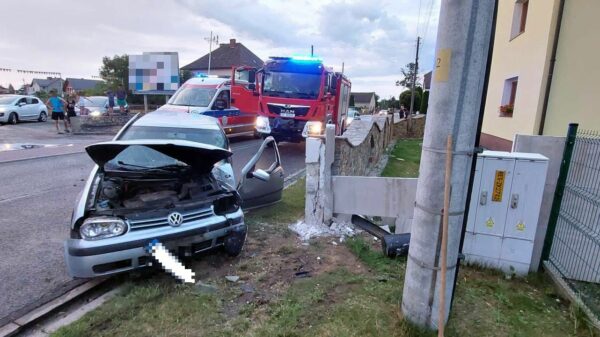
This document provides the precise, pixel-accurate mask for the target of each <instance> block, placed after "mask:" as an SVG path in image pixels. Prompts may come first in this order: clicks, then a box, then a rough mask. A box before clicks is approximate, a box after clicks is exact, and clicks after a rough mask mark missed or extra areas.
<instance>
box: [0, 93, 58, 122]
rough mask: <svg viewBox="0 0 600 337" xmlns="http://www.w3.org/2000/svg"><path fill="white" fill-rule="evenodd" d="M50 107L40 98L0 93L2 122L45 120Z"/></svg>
mask: <svg viewBox="0 0 600 337" xmlns="http://www.w3.org/2000/svg"><path fill="white" fill-rule="evenodd" d="M47 119H48V108H47V107H46V105H45V104H44V102H42V101H41V100H40V99H39V98H37V97H35V96H24V95H0V124H4V123H8V124H17V122H20V121H26V120H30V121H35V120H37V121H39V122H45V121H46V120H47Z"/></svg>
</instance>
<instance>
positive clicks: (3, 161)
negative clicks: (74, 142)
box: [0, 150, 85, 164]
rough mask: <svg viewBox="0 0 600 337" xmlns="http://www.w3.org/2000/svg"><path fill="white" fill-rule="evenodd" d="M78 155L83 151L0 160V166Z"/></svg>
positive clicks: (83, 151)
mask: <svg viewBox="0 0 600 337" xmlns="http://www.w3.org/2000/svg"><path fill="white" fill-rule="evenodd" d="M79 153H85V150H81V151H73V152H66V153H56V154H48V155H41V156H35V157H25V158H16V159H6V160H2V159H0V164H4V163H15V162H20V161H25V160H34V159H43V158H52V157H60V156H68V155H73V154H79Z"/></svg>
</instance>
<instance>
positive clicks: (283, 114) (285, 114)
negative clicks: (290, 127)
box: [279, 112, 296, 118]
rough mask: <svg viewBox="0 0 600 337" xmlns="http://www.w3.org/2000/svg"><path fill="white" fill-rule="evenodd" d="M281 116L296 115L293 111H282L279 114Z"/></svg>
mask: <svg viewBox="0 0 600 337" xmlns="http://www.w3.org/2000/svg"><path fill="white" fill-rule="evenodd" d="M279 115H280V116H281V117H288V118H294V117H296V114H295V113H293V112H282V113H281V114H279Z"/></svg>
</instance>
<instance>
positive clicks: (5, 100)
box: [0, 96, 16, 104]
mask: <svg viewBox="0 0 600 337" xmlns="http://www.w3.org/2000/svg"><path fill="white" fill-rule="evenodd" d="M15 99H16V97H15V96H5V97H2V96H0V104H10V103H12V102H13V101H14V100H15Z"/></svg>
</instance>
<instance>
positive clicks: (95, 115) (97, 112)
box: [90, 110, 102, 117]
mask: <svg viewBox="0 0 600 337" xmlns="http://www.w3.org/2000/svg"><path fill="white" fill-rule="evenodd" d="M101 115H102V112H100V111H99V110H95V111H92V112H91V113H90V116H92V117H99V116H101Z"/></svg>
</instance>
